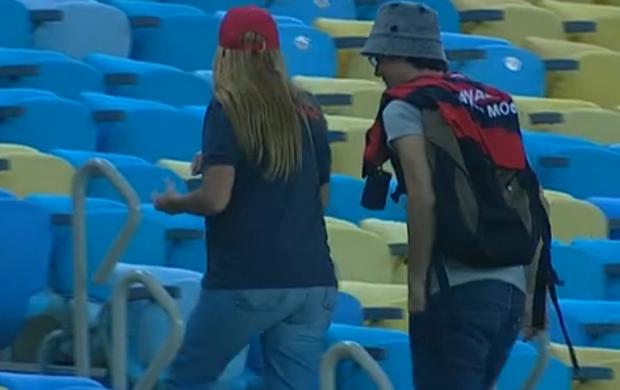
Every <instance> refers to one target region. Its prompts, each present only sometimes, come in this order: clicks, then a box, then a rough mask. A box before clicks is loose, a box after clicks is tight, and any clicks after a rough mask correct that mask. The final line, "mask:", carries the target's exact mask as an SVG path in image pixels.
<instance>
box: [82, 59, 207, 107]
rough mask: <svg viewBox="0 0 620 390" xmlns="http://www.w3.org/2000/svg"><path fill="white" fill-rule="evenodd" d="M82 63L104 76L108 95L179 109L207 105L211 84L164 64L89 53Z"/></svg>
mask: <svg viewBox="0 0 620 390" xmlns="http://www.w3.org/2000/svg"><path fill="white" fill-rule="evenodd" d="M85 61H86V62H87V63H88V64H90V65H92V66H94V67H95V68H97V69H99V70H100V71H101V72H102V73H103V74H104V76H105V83H106V92H107V93H109V94H111V95H117V96H125V97H130V98H136V99H147V100H155V101H158V102H162V103H166V104H170V105H172V106H176V107H181V106H187V105H205V106H206V105H208V104H209V102H210V101H211V96H210V94H209V93H205V91H209V90H210V85H209V83H207V82H206V81H205V80H204V79H202V78H200V77H198V76H196V75H194V74H192V73H187V72H184V71H182V70H180V69H177V68H173V67H171V66H167V65H161V64H155V63H151V62H143V61H135V60H130V59H126V58H121V57H114V56H109V55H104V54H92V55H90V56H88V57H87V58H86V59H85Z"/></svg>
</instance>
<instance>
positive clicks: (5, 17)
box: [0, 0, 32, 47]
mask: <svg viewBox="0 0 620 390" xmlns="http://www.w3.org/2000/svg"><path fill="white" fill-rule="evenodd" d="M0 15H2V23H1V24H0V47H29V46H30V45H31V43H32V36H31V35H30V29H31V25H30V13H29V12H28V10H27V9H26V7H25V6H24V5H23V4H22V3H21V2H20V1H19V0H4V1H3V2H2V3H0Z"/></svg>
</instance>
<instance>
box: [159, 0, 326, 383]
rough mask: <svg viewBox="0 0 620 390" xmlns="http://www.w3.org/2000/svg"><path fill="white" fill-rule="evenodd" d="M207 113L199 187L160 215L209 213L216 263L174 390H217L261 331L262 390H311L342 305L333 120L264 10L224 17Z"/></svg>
mask: <svg viewBox="0 0 620 390" xmlns="http://www.w3.org/2000/svg"><path fill="white" fill-rule="evenodd" d="M213 77H214V85H215V97H214V100H213V102H212V103H211V104H210V106H209V108H208V110H207V113H206V116H205V125H204V133H203V146H202V153H201V159H202V161H201V172H202V186H201V188H200V189H198V190H196V191H193V192H191V193H189V194H187V195H180V194H178V193H177V192H176V191H175V190H174V189H173V188H168V189H167V191H166V192H165V193H164V194H161V195H156V196H155V199H154V203H155V207H156V208H157V209H159V210H161V211H164V212H167V213H170V214H176V213H191V214H195V215H200V216H204V217H205V222H206V223H207V224H208V229H207V240H206V241H207V252H208V259H209V261H208V267H207V273H206V274H205V276H204V279H203V289H202V293H201V296H200V299H199V302H198V303H197V305H196V308H195V309H194V311H193V313H192V315H191V317H190V319H189V321H188V324H187V330H186V335H185V340H184V342H183V345H182V347H181V349H180V351H179V353H178V355H177V357H176V359H175V361H174V362H173V364H172V367H171V369H170V373H169V378H168V383H167V388H168V389H169V390H177V389H178V390H194V389H196V390H198V389H201V390H203V389H215V388H218V386H219V385H220V384H218V383H217V378H218V377H219V376H220V374H221V373H222V372H223V371H224V369H225V367H226V365H227V364H228V363H229V362H230V361H231V359H233V357H235V356H236V355H237V354H238V353H239V352H240V351H241V350H242V349H243V348H244V347H245V346H247V345H248V343H249V342H250V340H251V339H252V338H253V337H255V336H260V341H261V344H262V349H263V358H264V369H265V372H264V373H263V374H264V379H265V387H266V388H268V389H270V390H287V389H295V390H306V389H307V390H315V389H316V388H317V383H318V367H319V360H320V357H321V354H322V352H323V345H324V335H325V332H326V330H327V328H328V327H329V324H330V322H331V318H332V313H333V310H334V307H335V304H336V299H337V281H336V276H335V273H334V266H333V264H332V261H331V258H330V253H329V247H328V245H327V233H326V228H325V223H324V220H323V210H324V207H325V204H326V200H327V193H328V185H329V175H330V152H329V145H328V140H327V127H326V122H325V119H324V117H323V115H322V114H321V111H320V110H319V108H318V107H317V106H316V105H315V104H313V103H312V102H311V100H310V99H309V96H308V95H307V94H305V93H303V92H301V91H300V90H298V89H296V88H295V87H294V86H293V85H292V84H291V82H290V81H289V79H288V78H287V76H286V70H285V67H284V61H283V58H282V53H281V51H280V44H279V37H278V30H277V28H276V24H275V22H274V21H273V19H272V17H271V16H270V15H269V13H268V12H267V11H265V10H263V9H260V8H257V7H253V6H250V7H240V8H233V9H231V10H229V11H228V13H227V14H226V16H225V18H224V20H223V21H222V24H221V26H220V31H219V48H218V49H217V53H216V58H215V63H214V69H213Z"/></svg>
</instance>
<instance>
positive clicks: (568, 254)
mask: <svg viewBox="0 0 620 390" xmlns="http://www.w3.org/2000/svg"><path fill="white" fill-rule="evenodd" d="M551 256H552V258H553V267H554V268H555V270H556V272H557V273H558V276H559V277H560V280H562V284H561V285H560V286H558V287H557V289H558V296H559V297H560V298H564V299H582V300H588V301H604V300H607V286H606V278H607V274H606V272H605V266H604V264H603V263H602V262H601V261H599V259H598V258H597V257H596V256H595V255H593V254H592V253H590V252H587V251H585V250H584V249H582V248H579V247H577V246H573V245H568V244H564V243H561V242H558V241H554V242H553V245H552V247H551Z"/></svg>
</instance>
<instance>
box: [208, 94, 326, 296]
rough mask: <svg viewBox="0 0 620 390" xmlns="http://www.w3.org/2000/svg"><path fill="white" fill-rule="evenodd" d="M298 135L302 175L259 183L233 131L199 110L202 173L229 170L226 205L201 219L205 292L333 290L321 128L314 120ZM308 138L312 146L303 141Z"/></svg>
mask: <svg viewBox="0 0 620 390" xmlns="http://www.w3.org/2000/svg"><path fill="white" fill-rule="evenodd" d="M309 123H310V129H311V131H310V133H309V132H308V131H306V130H305V128H303V127H302V130H303V135H304V136H303V151H302V153H303V156H302V167H301V169H300V171H299V172H297V173H294V174H292V175H291V176H289V178H288V179H287V180H286V181H284V180H280V179H275V180H270V179H267V178H265V177H264V174H263V171H262V170H261V168H260V167H259V166H256V165H255V164H254V163H252V162H251V161H249V160H248V159H247V158H246V157H245V156H244V154H243V152H242V151H241V150H240V149H239V146H238V144H237V139H236V136H235V130H234V128H233V125H232V123H231V122H230V120H229V119H228V117H227V115H226V113H225V112H224V109H223V107H222V105H221V104H220V103H218V102H217V101H215V100H214V101H213V102H212V103H211V105H210V106H209V109H208V110H207V114H206V118H205V126H204V130H203V146H202V155H203V171H204V170H206V169H207V168H208V167H209V166H213V165H233V166H234V167H235V181H234V185H233V189H232V195H231V199H230V203H229V204H228V207H226V209H225V210H224V211H223V212H222V213H220V214H218V215H215V216H212V217H208V218H206V221H205V222H206V223H207V224H208V229H207V255H208V264H207V273H206V275H205V278H204V281H203V284H204V285H205V287H208V288H221V289H251V288H296V287H313V286H335V285H336V284H337V282H336V276H335V273H334V265H333V263H332V260H331V257H330V253H329V246H328V244H327V231H326V227H325V221H324V219H323V205H322V202H321V197H320V192H319V187H320V186H321V185H323V184H326V183H328V182H329V175H330V168H331V155H330V149H329V144H328V139H327V128H326V126H325V124H324V121H323V120H322V118H321V117H320V116H319V117H317V118H309ZM309 134H312V141H313V142H312V143H311V142H310V136H309Z"/></svg>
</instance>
